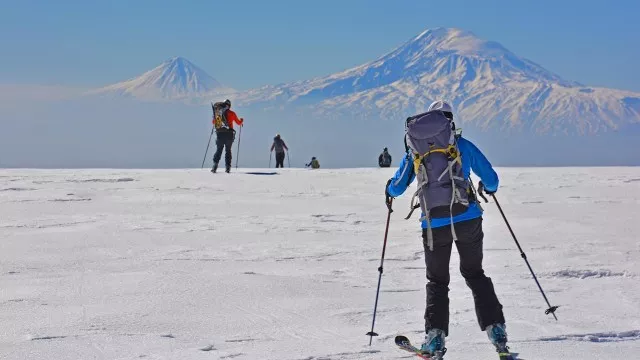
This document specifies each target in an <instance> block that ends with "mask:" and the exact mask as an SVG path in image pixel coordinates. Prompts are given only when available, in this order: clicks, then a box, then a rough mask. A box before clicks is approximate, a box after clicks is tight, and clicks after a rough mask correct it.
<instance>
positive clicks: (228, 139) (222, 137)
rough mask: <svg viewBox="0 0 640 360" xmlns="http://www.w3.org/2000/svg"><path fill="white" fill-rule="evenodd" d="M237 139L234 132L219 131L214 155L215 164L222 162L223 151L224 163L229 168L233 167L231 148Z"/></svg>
mask: <svg viewBox="0 0 640 360" xmlns="http://www.w3.org/2000/svg"><path fill="white" fill-rule="evenodd" d="M234 139H235V133H234V132H233V131H218V132H216V153H215V154H213V162H214V163H215V164H217V163H219V162H220V158H221V157H222V150H223V149H224V150H225V153H224V162H225V165H226V166H227V168H230V167H231V147H232V146H233V140H234Z"/></svg>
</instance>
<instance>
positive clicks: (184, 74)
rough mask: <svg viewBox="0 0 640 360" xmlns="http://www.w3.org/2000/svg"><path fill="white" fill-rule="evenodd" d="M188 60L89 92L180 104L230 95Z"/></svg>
mask: <svg viewBox="0 0 640 360" xmlns="http://www.w3.org/2000/svg"><path fill="white" fill-rule="evenodd" d="M231 92H233V89H231V88H228V87H225V86H223V85H222V84H220V83H219V82H218V81H217V80H216V79H214V78H213V77H211V76H210V75H209V74H207V73H206V72H205V71H204V70H202V69H200V68H199V67H197V66H196V65H194V64H193V63H191V62H190V61H189V60H187V59H185V58H183V57H173V58H171V59H168V60H166V61H165V62H163V63H162V64H160V65H159V66H157V67H155V68H154V69H152V70H150V71H147V72H146V73H144V74H142V75H140V76H138V77H136V78H133V79H130V80H127V81H123V82H120V83H117V84H113V85H109V86H106V87H103V88H101V89H98V90H95V91H92V92H91V93H92V94H115V95H123V96H133V97H136V98H141V99H147V100H180V99H192V98H200V97H206V96H208V95H211V94H215V93H231Z"/></svg>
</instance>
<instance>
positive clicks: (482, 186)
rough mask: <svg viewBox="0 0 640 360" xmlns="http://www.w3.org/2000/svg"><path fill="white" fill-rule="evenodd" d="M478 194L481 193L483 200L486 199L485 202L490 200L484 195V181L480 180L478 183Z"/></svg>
mask: <svg viewBox="0 0 640 360" xmlns="http://www.w3.org/2000/svg"><path fill="white" fill-rule="evenodd" d="M478 195H480V197H481V198H482V200H484V202H485V203H488V202H489V200H488V199H487V197H486V196H484V184H483V183H482V181H480V183H479V184H478Z"/></svg>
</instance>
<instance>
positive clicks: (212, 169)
mask: <svg viewBox="0 0 640 360" xmlns="http://www.w3.org/2000/svg"><path fill="white" fill-rule="evenodd" d="M216 171H218V163H217V162H214V163H213V167H212V168H211V172H212V173H214V174H215V173H216Z"/></svg>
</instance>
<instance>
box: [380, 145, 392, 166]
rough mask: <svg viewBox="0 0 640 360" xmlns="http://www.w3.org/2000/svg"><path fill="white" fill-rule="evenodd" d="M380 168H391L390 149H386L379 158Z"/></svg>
mask: <svg viewBox="0 0 640 360" xmlns="http://www.w3.org/2000/svg"><path fill="white" fill-rule="evenodd" d="M378 166H380V167H381V168H388V167H391V154H389V149H387V148H384V150H382V154H380V156H378Z"/></svg>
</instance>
